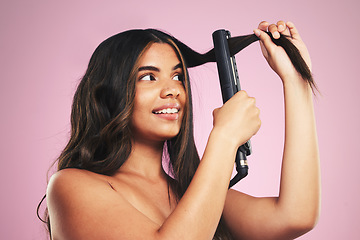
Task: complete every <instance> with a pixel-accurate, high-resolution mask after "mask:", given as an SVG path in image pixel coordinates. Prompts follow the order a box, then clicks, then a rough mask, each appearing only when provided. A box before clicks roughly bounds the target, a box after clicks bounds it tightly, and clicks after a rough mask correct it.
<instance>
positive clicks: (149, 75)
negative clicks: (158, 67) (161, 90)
mask: <svg viewBox="0 0 360 240" xmlns="http://www.w3.org/2000/svg"><path fill="white" fill-rule="evenodd" d="M139 80H144V81H155V80H156V78H155V77H154V76H153V75H151V74H145V75H142V76H141V77H140V78H139Z"/></svg>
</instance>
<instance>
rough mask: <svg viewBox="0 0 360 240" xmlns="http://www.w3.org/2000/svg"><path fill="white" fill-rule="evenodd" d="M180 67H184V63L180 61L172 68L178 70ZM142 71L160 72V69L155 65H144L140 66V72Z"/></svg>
mask: <svg viewBox="0 0 360 240" xmlns="http://www.w3.org/2000/svg"><path fill="white" fill-rule="evenodd" d="M178 68H182V64H181V63H179V64H177V65H176V66H175V67H173V69H172V70H176V69H178ZM140 71H155V72H160V69H159V68H157V67H154V66H142V67H139V69H138V72H140Z"/></svg>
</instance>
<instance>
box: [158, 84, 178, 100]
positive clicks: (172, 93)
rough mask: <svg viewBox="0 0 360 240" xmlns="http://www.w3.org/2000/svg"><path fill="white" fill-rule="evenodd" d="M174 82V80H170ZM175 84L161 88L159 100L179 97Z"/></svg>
mask: <svg viewBox="0 0 360 240" xmlns="http://www.w3.org/2000/svg"><path fill="white" fill-rule="evenodd" d="M171 81H174V80H171ZM174 82H175V81H174ZM177 85H178V84H176V82H175V83H171V84H170V83H168V84H166V85H164V86H163V88H162V89H161V93H160V97H161V98H178V97H179V95H180V92H181V91H180V86H177Z"/></svg>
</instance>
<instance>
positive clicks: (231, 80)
mask: <svg viewBox="0 0 360 240" xmlns="http://www.w3.org/2000/svg"><path fill="white" fill-rule="evenodd" d="M212 36H213V42H214V50H215V57H216V63H217V68H218V73H219V78H220V86H221V93H222V98H223V102H224V103H225V102H226V101H227V100H229V99H230V98H231V97H232V96H233V95H234V94H235V93H237V92H238V91H240V90H241V87H240V81H239V75H238V71H237V66H236V61H235V56H231V55H230V51H229V45H228V39H229V38H230V37H231V35H230V32H229V31H227V30H224V29H220V30H217V31H215V32H214V33H213V35H212ZM251 151H252V150H251V144H250V140H249V141H248V142H246V143H245V144H243V145H242V146H240V147H239V149H238V150H237V154H236V159H235V163H236V171H237V174H236V175H235V176H234V177H233V178H232V179H231V181H230V184H229V188H231V187H232V186H234V185H235V184H236V183H237V182H239V181H240V180H241V179H243V178H244V177H246V176H247V175H248V164H247V159H246V156H249V155H250V154H251Z"/></svg>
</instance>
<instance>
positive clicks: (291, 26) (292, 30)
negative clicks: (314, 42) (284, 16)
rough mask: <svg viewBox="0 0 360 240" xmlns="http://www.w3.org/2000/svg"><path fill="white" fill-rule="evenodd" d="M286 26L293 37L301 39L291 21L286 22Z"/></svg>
mask: <svg viewBox="0 0 360 240" xmlns="http://www.w3.org/2000/svg"><path fill="white" fill-rule="evenodd" d="M286 26H287V27H288V28H289V31H290V35H291V37H292V38H294V39H298V40H301V37H300V34H299V32H298V30H297V29H296V27H295V25H294V24H293V23H292V22H287V23H286Z"/></svg>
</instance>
